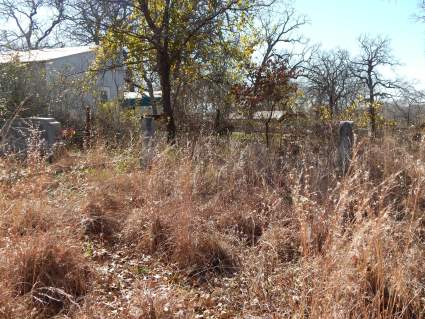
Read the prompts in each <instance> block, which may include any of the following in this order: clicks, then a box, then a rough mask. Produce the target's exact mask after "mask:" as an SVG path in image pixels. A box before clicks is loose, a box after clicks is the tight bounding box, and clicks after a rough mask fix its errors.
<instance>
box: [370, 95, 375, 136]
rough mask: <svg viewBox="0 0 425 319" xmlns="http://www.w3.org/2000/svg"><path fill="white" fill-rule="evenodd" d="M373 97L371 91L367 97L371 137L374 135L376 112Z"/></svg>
mask: <svg viewBox="0 0 425 319" xmlns="http://www.w3.org/2000/svg"><path fill="white" fill-rule="evenodd" d="M374 104H375V99H374V96H373V93H371V95H370V98H369V117H370V128H371V131H372V137H375V136H376V112H375V105H374Z"/></svg>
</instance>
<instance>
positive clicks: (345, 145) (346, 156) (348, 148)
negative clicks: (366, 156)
mask: <svg viewBox="0 0 425 319" xmlns="http://www.w3.org/2000/svg"><path fill="white" fill-rule="evenodd" d="M353 144H354V133H353V122H352V121H341V122H340V123H339V146H338V161H339V166H340V171H341V173H342V175H345V174H346V173H347V171H348V168H349V167H350V162H351V158H352V156H353Z"/></svg>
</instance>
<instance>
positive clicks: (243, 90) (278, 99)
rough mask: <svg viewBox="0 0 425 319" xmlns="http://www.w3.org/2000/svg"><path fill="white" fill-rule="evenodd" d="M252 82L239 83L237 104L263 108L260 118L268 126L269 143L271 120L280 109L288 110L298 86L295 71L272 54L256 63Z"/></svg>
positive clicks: (236, 89) (267, 142)
mask: <svg viewBox="0 0 425 319" xmlns="http://www.w3.org/2000/svg"><path fill="white" fill-rule="evenodd" d="M250 77H251V78H253V79H254V81H252V82H251V84H249V83H246V84H242V85H236V86H235V87H234V93H235V96H236V100H237V102H238V104H239V105H240V106H241V107H242V108H245V109H248V110H258V109H261V110H262V112H261V113H260V114H261V115H260V119H261V120H263V123H264V126H265V138H266V145H267V147H269V146H270V138H269V135H270V134H269V133H270V123H271V121H272V119H273V118H274V117H275V114H276V111H277V110H288V108H289V107H290V98H291V97H292V96H294V95H295V93H296V91H297V86H296V85H295V83H293V81H292V79H294V77H295V74H294V71H293V70H291V69H289V68H288V62H287V61H286V60H284V59H282V58H279V57H276V58H269V59H268V60H267V61H266V62H264V63H262V64H261V65H259V66H255V65H253V66H252V68H251V71H250Z"/></svg>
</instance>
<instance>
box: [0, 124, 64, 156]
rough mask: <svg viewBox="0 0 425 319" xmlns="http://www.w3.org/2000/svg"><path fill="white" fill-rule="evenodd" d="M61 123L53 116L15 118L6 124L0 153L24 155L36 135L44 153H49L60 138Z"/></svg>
mask: <svg viewBox="0 0 425 319" xmlns="http://www.w3.org/2000/svg"><path fill="white" fill-rule="evenodd" d="M60 131H61V124H60V123H59V122H57V121H56V120H55V119H53V118H45V117H30V118H16V119H14V120H13V121H12V122H11V123H9V125H8V129H7V132H5V136H3V137H2V144H3V145H0V155H1V154H8V153H15V154H22V155H26V153H27V151H28V150H29V148H30V143H31V142H32V141H31V138H32V137H34V136H37V138H38V139H39V141H38V142H39V145H40V146H41V147H42V148H43V149H42V150H41V151H43V152H44V153H45V154H50V153H51V152H52V150H53V147H54V145H55V144H56V143H57V142H58V141H59V139H60Z"/></svg>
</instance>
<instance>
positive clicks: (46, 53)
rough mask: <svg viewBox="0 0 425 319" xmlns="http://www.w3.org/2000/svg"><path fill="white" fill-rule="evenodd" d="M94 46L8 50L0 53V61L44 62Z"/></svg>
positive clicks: (79, 52)
mask: <svg viewBox="0 0 425 319" xmlns="http://www.w3.org/2000/svg"><path fill="white" fill-rule="evenodd" d="M95 49H96V46H93V45H89V46H79V47H67V48H53V49H40V50H29V51H9V52H6V53H1V54H0V63H8V62H11V61H12V60H13V59H18V61H19V62H44V61H51V60H56V59H60V58H63V57H67V56H71V55H77V54H81V53H87V52H91V51H94V50H95Z"/></svg>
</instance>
